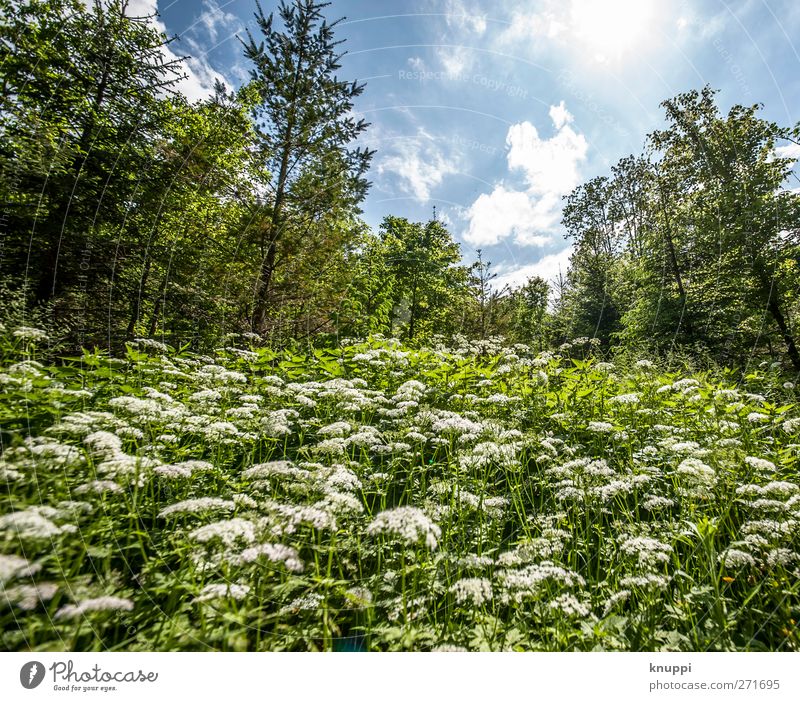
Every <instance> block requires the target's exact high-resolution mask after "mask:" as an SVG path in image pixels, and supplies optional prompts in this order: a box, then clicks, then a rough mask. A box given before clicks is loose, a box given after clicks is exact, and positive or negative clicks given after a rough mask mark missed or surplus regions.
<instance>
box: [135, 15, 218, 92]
mask: <svg viewBox="0 0 800 701" xmlns="http://www.w3.org/2000/svg"><path fill="white" fill-rule="evenodd" d="M157 11H158V0H130V2H129V3H128V11H127V13H126V14H127V15H128V16H129V17H147V16H153V19H152V20H151V21H152V23H153V26H155V27H156V29H158V30H159V31H161V32H163V33H164V34H167V28H166V25H165V24H164V22H162V21H161V19H160V18H159V17H157V16H155V14H156V12H157ZM161 54H162V55H163V57H164V61H165V62H169V61H174V60H176V59H178V58H180V57H179V56H178V54H176V53H175V52H174V51H173V50H172V49H171V48H170V47H169V46H162V47H161ZM181 70H182V71H183V73H184V74H185V75H186V79H185V80H182V81H180V82H179V83H177V84H176V85H175V89H176V90H178V91H179V92H181V93H183V94H184V95H185V96H186V98H187V99H188V100H190V101H191V102H194V101H195V100H202V99H204V98H206V97H208V96H209V95H211V94H212V93H213V92H214V81H215V80H219V81H220V82H222V83H224V84H225V85H228V87H230V84H229V83H228V81H227V80H226V79H225V76H223V75H222V73H220V72H219V71H217V70H215V69H214V68H212V67H211V64H210V63H209V62H208V59H207V58H206V57H205V56H203V55H200V54H199V53H198V55H196V56H192V57H191V58H189V59H188V60H187V61H184V62H183V63H182V64H181Z"/></svg>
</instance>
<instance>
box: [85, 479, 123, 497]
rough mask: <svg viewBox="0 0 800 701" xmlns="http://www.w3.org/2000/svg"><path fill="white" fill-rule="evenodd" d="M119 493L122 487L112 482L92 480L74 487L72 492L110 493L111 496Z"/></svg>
mask: <svg viewBox="0 0 800 701" xmlns="http://www.w3.org/2000/svg"><path fill="white" fill-rule="evenodd" d="M121 491H122V487H120V486H119V485H118V484H117V483H116V482H114V481H113V480H92V481H91V482H86V483H84V484H81V485H79V486H77V487H75V489H74V490H73V492H74V493H75V494H87V493H89V492H94V493H95V494H104V493H105V492H111V493H112V494H113V493H118V492H121Z"/></svg>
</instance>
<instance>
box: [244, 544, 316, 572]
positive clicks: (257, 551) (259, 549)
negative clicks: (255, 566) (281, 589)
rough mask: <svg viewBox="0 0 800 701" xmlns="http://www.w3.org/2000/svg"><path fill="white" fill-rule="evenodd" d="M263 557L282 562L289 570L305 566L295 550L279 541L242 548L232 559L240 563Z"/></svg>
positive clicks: (292, 570) (301, 569)
mask: <svg viewBox="0 0 800 701" xmlns="http://www.w3.org/2000/svg"><path fill="white" fill-rule="evenodd" d="M261 558H264V559H266V560H269V561H270V562H275V563H278V564H283V566H284V567H286V569H287V570H289V571H290V572H302V571H303V569H304V568H305V565H304V564H303V561H302V560H301V559H300V556H299V555H298V553H297V550H295V549H294V548H290V547H289V546H288V545H282V544H281V543H262V544H261V545H254V546H253V547H250V548H247V549H246V550H242V552H240V553H239V554H238V555H237V556H236V557H235V558H234V560H235V561H236V562H240V563H249V562H257V561H258V560H259V559H261Z"/></svg>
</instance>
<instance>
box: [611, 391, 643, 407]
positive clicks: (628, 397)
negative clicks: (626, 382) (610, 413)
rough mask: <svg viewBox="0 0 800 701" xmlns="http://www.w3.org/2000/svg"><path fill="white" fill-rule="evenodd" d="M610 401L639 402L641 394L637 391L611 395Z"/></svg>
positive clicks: (617, 402)
mask: <svg viewBox="0 0 800 701" xmlns="http://www.w3.org/2000/svg"><path fill="white" fill-rule="evenodd" d="M608 401H609V402H610V403H612V404H638V403H639V395H638V394H636V393H631V394H620V395H618V396H616V397H611V398H610V399H609V400H608Z"/></svg>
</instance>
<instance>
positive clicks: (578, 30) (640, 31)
mask: <svg viewBox="0 0 800 701" xmlns="http://www.w3.org/2000/svg"><path fill="white" fill-rule="evenodd" d="M655 7H656V4H655V2H654V0H572V8H571V17H570V19H571V28H572V33H573V39H574V40H575V41H576V42H577V43H578V45H579V46H581V47H582V48H584V49H585V50H587V51H589V52H590V53H591V54H592V55H593V58H594V59H595V60H597V61H598V62H601V63H609V62H613V61H619V60H620V59H622V58H624V57H625V56H626V55H627V54H630V53H632V52H633V50H634V49H636V48H639V47H641V46H643V45H644V44H645V43H646V42H647V40H648V36H651V35H652V33H653V30H654V21H653V20H654V19H655Z"/></svg>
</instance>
